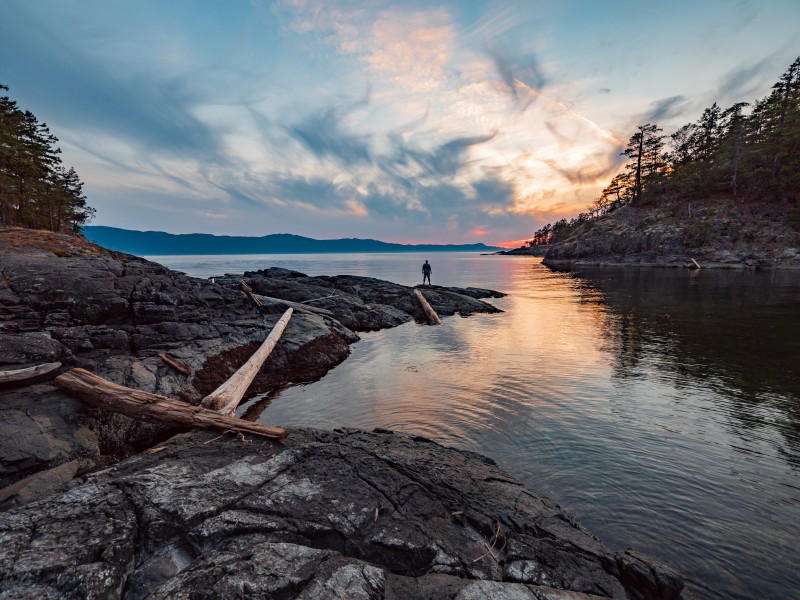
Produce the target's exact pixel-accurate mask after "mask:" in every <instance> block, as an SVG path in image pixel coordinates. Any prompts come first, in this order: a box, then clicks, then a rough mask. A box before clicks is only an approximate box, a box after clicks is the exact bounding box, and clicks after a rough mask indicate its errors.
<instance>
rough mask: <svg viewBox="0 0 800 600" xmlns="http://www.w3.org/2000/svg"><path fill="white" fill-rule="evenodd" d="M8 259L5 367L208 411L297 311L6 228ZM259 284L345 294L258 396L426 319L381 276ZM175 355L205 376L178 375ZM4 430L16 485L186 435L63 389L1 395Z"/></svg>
mask: <svg viewBox="0 0 800 600" xmlns="http://www.w3.org/2000/svg"><path fill="white" fill-rule="evenodd" d="M0 256H2V278H0V332H2V335H0V368H2V367H3V365H21V364H31V363H39V362H52V361H56V360H58V361H61V362H62V363H63V369H64V370H66V369H68V368H72V367H83V368H86V369H88V370H90V371H92V372H94V373H97V374H98V375H101V376H103V377H105V378H107V379H109V380H111V381H113V382H115V383H118V384H120V385H124V386H128V387H132V388H136V389H140V390H144V391H148V392H153V393H157V394H161V395H166V396H170V397H173V398H177V399H180V400H184V401H186V402H190V403H193V404H197V403H199V401H200V399H201V398H202V397H203V396H205V395H206V394H208V393H210V392H211V391H213V390H214V389H216V388H217V387H218V386H219V385H220V384H221V383H222V382H223V381H225V380H226V379H227V378H228V377H230V376H231V375H232V374H233V373H234V372H235V371H236V370H237V369H238V368H239V367H240V366H241V365H242V364H243V363H244V362H245V361H246V360H247V359H248V358H249V357H250V355H251V354H252V353H253V351H254V350H255V349H256V348H257V347H258V346H259V345H260V343H261V342H262V341H263V340H264V338H265V337H266V335H267V333H268V332H269V330H270V328H271V327H272V325H273V324H274V323H275V322H276V321H277V319H278V318H279V315H280V314H282V313H283V311H284V310H285V306H283V305H281V304H279V303H276V305H275V309H276V310H275V311H269V310H267V311H265V312H266V313H267V314H261V313H259V312H258V311H257V310H256V308H255V307H254V306H253V305H252V304H251V303H250V301H249V300H247V299H246V298H245V297H244V296H243V295H242V293H241V292H240V291H239V290H238V285H239V281H240V280H241V278H242V276H238V275H226V276H223V277H218V278H216V283H214V282H212V281H210V280H199V279H194V278H191V277H187V276H185V275H183V274H181V273H177V272H174V271H170V270H169V269H166V268H165V267H163V266H161V265H158V264H156V263H152V262H149V261H146V260H144V259H141V258H137V257H135V256H130V255H126V254H121V253H117V252H109V251H106V250H104V249H102V248H100V247H98V246H95V245H93V244H89V243H88V242H86V241H85V240H80V238H74V237H71V236H66V235H60V234H50V233H47V232H39V231H32V230H25V229H19V228H8V227H5V228H2V235H0ZM247 276H248V277H249V278H250V281H252V282H253V285H254V288H256V290H257V291H261V292H262V293H265V294H266V295H270V296H275V297H279V298H285V299H288V300H300V301H302V300H306V299H313V298H319V297H322V296H330V295H332V294H335V295H336V297H335V298H329V299H327V300H324V301H322V302H320V303H318V305H319V306H321V307H323V308H329V309H331V310H333V311H334V313H335V315H336V317H335V318H328V317H321V316H319V315H316V314H310V313H305V312H302V311H298V312H295V314H294V316H293V317H292V320H291V321H290V323H289V326H288V327H287V329H286V331H285V332H284V334H283V336H282V337H281V340H280V341H279V343H278V345H277V347H276V348H275V350H274V351H273V352H272V354H271V355H270V357H269V359H268V360H267V362H266V363H265V364H264V367H263V368H262V369H261V371H260V373H259V375H258V376H257V377H256V379H255V381H254V382H253V384H252V385H251V387H250V390H249V393H250V394H251V395H255V394H258V393H264V392H267V391H269V390H271V389H274V388H277V387H278V386H282V385H286V384H288V383H301V382H308V381H314V380H316V379H318V378H319V377H321V376H323V375H324V374H325V373H327V372H328V371H329V370H330V369H332V368H333V367H335V366H336V365H338V364H339V363H341V362H342V361H343V360H345V359H346V358H347V356H348V355H349V354H350V344H352V343H353V342H355V341H357V340H358V339H359V338H358V335H357V334H356V333H355V331H354V330H358V331H370V330H375V329H381V328H384V327H394V326H396V325H399V324H401V323H405V322H408V321H410V320H412V319H418V320H420V321H421V320H422V319H423V313H422V309H421V308H420V307H419V306H418V303H417V302H416V300H415V299H413V296H412V289H411V288H408V287H405V286H400V285H396V284H392V283H389V282H383V281H379V280H377V279H369V278H363V277H362V278H359V277H338V278H337V277H316V278H312V277H307V276H306V275H304V274H302V273H298V272H296V271H289V270H286V269H278V268H272V269H267V270H265V271H259V272H255V273H248V274H247ZM485 292H486V294H485V295H487V296H488V295H492V294H494V293H493V292H491V290H486V291H485ZM430 294H431V298H430V301H431V302H432V303H433V304H434V306H435V307H436V308H437V310H440V311H441V314H443V315H447V314H454V313H455V312H460V313H461V314H463V315H466V314H471V313H474V312H480V311H483V312H496V311H497V310H498V309H496V308H495V307H493V306H491V305H489V304H487V303H484V302H481V301H480V300H479V299H478V298H479V297H481V296H482V291H479V290H471V291H469V290H455V289H454V290H448V289H447V288H436V289H435V291H433V290H432V291H431V292H430ZM271 312H274V314H270V313H271ZM162 351H166V352H169V353H170V354H172V355H173V356H175V357H176V358H178V359H179V360H181V361H183V362H184V363H186V364H187V365H188V366H189V367H190V368H191V369H192V371H193V374H192V375H191V376H189V377H187V376H185V375H183V374H180V373H178V372H176V371H175V370H173V369H172V368H171V367H169V366H168V365H166V364H165V363H164V362H163V361H162V360H161V359H160V358H159V356H158V353H159V352H162ZM0 394H2V392H1V391H0ZM29 405H30V406H29ZM89 425H91V428H92V429H91V430H90V429H89ZM0 432H2V433H4V434H7V436H12V434H15V433H17V432H18V433H19V435H18V437H17V438H15V437H4V438H3V440H0V449H2V450H3V453H2V454H0V456H2V458H1V459H0V486H3V487H5V486H8V485H11V484H14V483H16V482H17V481H19V480H21V479H23V478H26V477H30V476H32V475H34V474H35V473H36V472H37V471H44V470H48V469H53V468H55V467H57V466H58V465H59V464H64V463H68V462H71V461H74V460H76V459H92V460H94V461H95V462H96V463H97V464H98V465H104V464H108V463H109V462H110V461H113V460H118V459H120V458H122V457H125V456H129V455H131V454H132V453H135V452H137V451H141V450H143V449H145V448H147V447H149V446H151V445H153V444H154V443H157V442H158V441H159V440H161V439H164V438H165V437H167V436H169V435H172V434H173V433H175V432H174V431H173V430H170V429H167V428H165V427H162V426H158V425H152V424H146V423H141V422H138V421H134V420H132V419H129V418H127V417H124V416H121V415H115V414H109V413H104V412H95V411H91V410H88V409H86V408H85V407H84V406H83V405H82V404H81V403H79V402H76V401H75V400H72V399H70V398H68V397H67V396H66V395H64V394H62V393H61V392H60V391H58V390H57V389H55V388H53V387H52V386H46V387H41V388H25V389H24V390H19V391H15V392H13V393H11V394H10V395H2V396H0ZM12 441H14V443H13V444H12V443H11V442H12ZM30 489H34V488H30ZM40 489H45V488H44V487H41V488H40ZM15 497H17V498H22V497H24V496H22V495H17V496H15Z"/></svg>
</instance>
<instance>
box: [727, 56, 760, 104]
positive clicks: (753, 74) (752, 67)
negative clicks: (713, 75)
mask: <svg viewBox="0 0 800 600" xmlns="http://www.w3.org/2000/svg"><path fill="white" fill-rule="evenodd" d="M774 62H775V56H774V55H770V56H766V57H764V58H763V59H761V60H759V61H757V62H754V63H749V64H743V65H740V66H738V67H737V68H735V69H733V70H732V71H729V72H728V73H727V74H726V75H725V77H724V78H723V79H722V82H721V83H720V85H719V88H718V90H717V97H716V98H715V100H716V101H717V102H720V103H721V104H725V105H727V104H729V103H731V102H740V101H742V100H743V99H749V98H752V97H753V96H754V95H756V94H757V93H758V90H759V89H761V88H763V86H764V81H765V76H766V75H767V74H768V75H769V77H773V73H771V72H770V71H771V69H770V67H772V66H773V63H774Z"/></svg>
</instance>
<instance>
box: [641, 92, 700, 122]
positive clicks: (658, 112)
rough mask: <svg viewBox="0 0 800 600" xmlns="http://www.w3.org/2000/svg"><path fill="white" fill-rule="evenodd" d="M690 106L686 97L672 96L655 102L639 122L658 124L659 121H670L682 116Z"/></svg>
mask: <svg viewBox="0 0 800 600" xmlns="http://www.w3.org/2000/svg"><path fill="white" fill-rule="evenodd" d="M689 106H690V103H689V101H688V100H687V98H686V97H685V96H670V97H669V98H663V99H661V100H656V101H655V102H653V103H652V104H651V105H650V107H649V108H648V110H647V111H646V112H644V113H643V114H642V115H641V116H640V117H639V121H640V122H641V123H642V124H644V123H658V122H659V121H663V120H668V119H671V118H673V117H676V116H680V115H682V114H684V113H685V112H686V109H687V108H688V107H689Z"/></svg>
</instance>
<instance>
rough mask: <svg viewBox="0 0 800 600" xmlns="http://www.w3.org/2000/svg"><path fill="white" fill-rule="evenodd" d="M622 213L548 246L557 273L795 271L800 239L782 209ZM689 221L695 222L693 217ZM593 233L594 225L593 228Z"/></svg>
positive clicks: (744, 205) (711, 204) (724, 205)
mask: <svg viewBox="0 0 800 600" xmlns="http://www.w3.org/2000/svg"><path fill="white" fill-rule="evenodd" d="M691 205H692V211H691V213H690V212H689V211H688V210H687V204H686V202H685V201H676V200H669V199H662V200H661V201H660V204H658V205H648V206H640V207H634V206H630V205H629V206H624V207H622V208H620V209H617V210H615V211H613V212H611V213H608V214H606V215H604V216H602V217H599V218H597V219H594V220H592V221H589V222H588V223H587V224H586V225H584V226H582V227H578V228H577V229H575V230H574V231H572V232H570V233H569V234H568V235H567V236H566V237H564V238H563V239H559V240H558V241H557V243H555V244H553V245H551V246H550V248H549V250H548V252H547V255H546V256H545V259H544V263H545V264H546V265H549V266H551V267H554V268H573V267H577V266H605V265H609V266H610V265H636V266H658V267H689V268H694V264H693V263H692V262H691V260H690V258H694V259H695V260H697V261H698V262H699V263H700V265H701V266H702V268H704V269H709V268H718V269H764V268H775V267H777V268H797V267H799V266H800V260H797V259H796V248H797V247H798V245H800V232H798V231H797V230H796V229H795V228H794V227H793V226H792V224H791V223H790V222H789V219H788V216H787V210H786V209H785V207H781V206H780V205H778V206H775V205H772V204H761V203H758V202H743V201H741V200H739V199H732V198H708V199H705V200H701V201H697V200H693V201H692V203H691ZM690 214H691V216H690ZM588 225H591V226H590V227H589V226H588Z"/></svg>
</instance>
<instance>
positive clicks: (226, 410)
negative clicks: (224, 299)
mask: <svg viewBox="0 0 800 600" xmlns="http://www.w3.org/2000/svg"><path fill="white" fill-rule="evenodd" d="M291 317H292V308H289V309H287V310H286V312H285V313H283V315H282V316H281V318H280V319H278V322H277V323H275V326H274V327H273V328H272V331H270V332H269V335H268V336H267V339H266V340H264V343H263V344H261V346H260V347H259V348H258V350H256V351H255V352H254V353H253V356H251V357H250V358H249V359H248V361H247V362H246V363H244V364H243V365H242V366H241V367H239V370H238V371H236V373H234V374H233V375H231V377H230V378H229V379H228V380H227V381H226V382H225V383H223V384H222V385H221V386H219V387H218V388H217V389H216V390H214V391H213V392H211V393H210V394H209V395H208V396H206V397H205V398H203V400H202V401H201V402H200V404H201V405H202V406H203V407H205V408H207V409H209V410H213V411H214V412H218V413H220V414H223V415H232V414H234V413H235V412H236V407H237V406H239V403H240V402H241V401H242V398H243V397H244V394H245V392H246V391H247V388H248V387H250V384H251V383H252V382H253V379H254V378H255V376H256V375H257V374H258V370H259V369H260V368H261V365H263V364H264V361H265V360H266V359H267V356H269V353H270V352H272V349H273V348H275V344H277V343H278V340H279V339H280V337H281V334H283V330H284V329H286V325H287V324H288V323H289V319H290V318H291Z"/></svg>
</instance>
